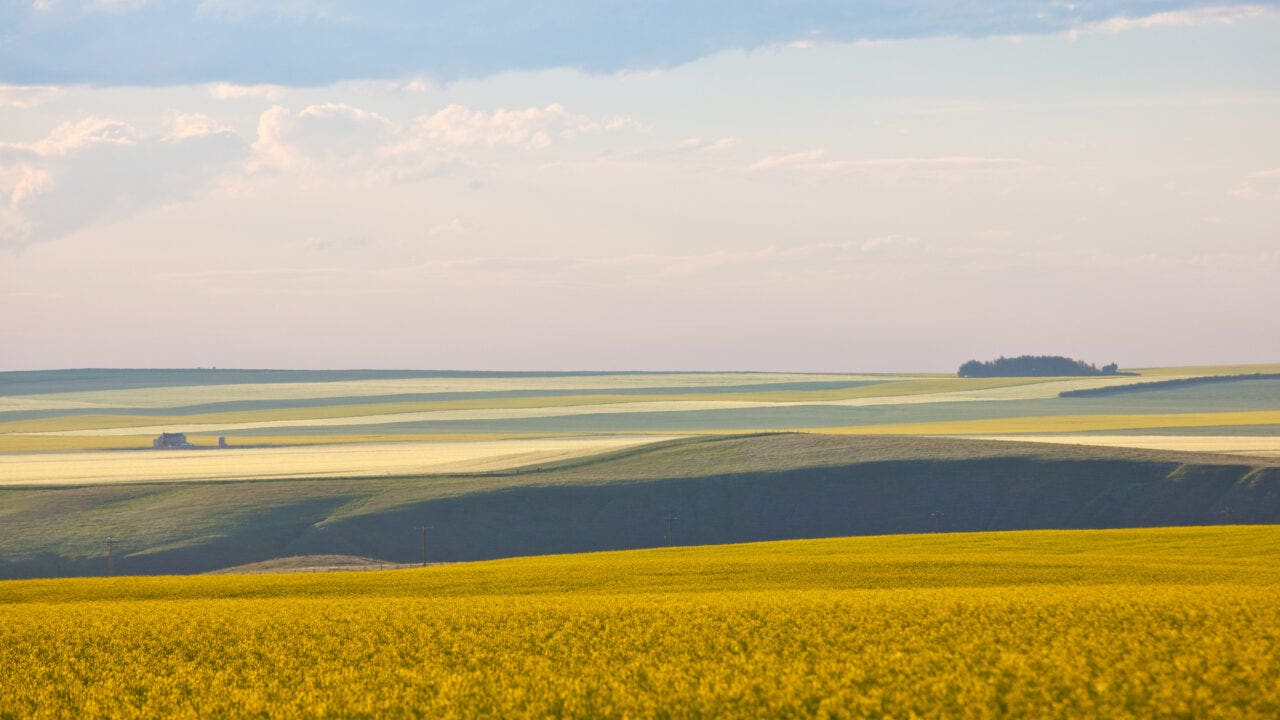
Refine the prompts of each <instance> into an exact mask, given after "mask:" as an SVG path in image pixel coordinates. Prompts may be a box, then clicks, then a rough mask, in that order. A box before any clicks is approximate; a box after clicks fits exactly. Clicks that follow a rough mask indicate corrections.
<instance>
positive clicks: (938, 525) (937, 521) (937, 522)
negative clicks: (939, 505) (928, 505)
mask: <svg viewBox="0 0 1280 720" xmlns="http://www.w3.org/2000/svg"><path fill="white" fill-rule="evenodd" d="M929 517H931V518H933V531H934V532H936V533H940V532H942V513H941V512H936V511H935V512H931V513H929Z"/></svg>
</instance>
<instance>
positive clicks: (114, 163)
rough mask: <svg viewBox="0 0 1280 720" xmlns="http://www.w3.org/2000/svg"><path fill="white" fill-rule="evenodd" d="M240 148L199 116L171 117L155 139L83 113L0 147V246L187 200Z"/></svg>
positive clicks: (232, 163) (238, 142) (240, 153)
mask: <svg viewBox="0 0 1280 720" xmlns="http://www.w3.org/2000/svg"><path fill="white" fill-rule="evenodd" d="M247 150H248V148H247V145H246V143H245V142H244V141H243V140H242V139H240V138H239V137H238V136H237V135H235V134H234V133H232V132H230V131H228V130H226V129H225V128H222V127H221V126H219V125H218V124H217V123H214V122H213V121H212V120H210V119H209V118H206V117H204V116H200V115H174V116H172V117H171V118H170V119H169V122H168V123H167V128H166V131H165V132H164V133H161V134H148V133H143V132H142V131H140V130H139V129H138V128H137V127H135V126H134V125H132V124H131V123H128V122H125V121H122V120H117V119H114V118H109V117H100V116H96V115H91V116H88V117H84V118H81V119H79V120H74V121H67V122H64V123H61V124H60V125H58V126H57V127H55V128H54V129H53V130H52V131H51V132H50V133H49V134H48V135H46V136H45V137H43V138H41V139H39V140H36V141H34V142H30V143H13V142H7V143H0V247H20V246H23V245H26V244H29V243H34V242H40V241H46V240H54V239H57V238H60V237H63V236H65V235H67V234H70V233H72V232H74V231H76V230H79V229H81V228H83V227H85V226H87V225H90V224H94V223H99V222H104V221H110V220H113V219H118V218H121V217H127V216H128V215H130V214H132V213H135V212H138V211H140V210H144V209H147V208H150V207H156V206H158V205H164V204H166V203H170V202H175V201H180V200H185V199H188V198H191V197H194V196H196V195H198V194H200V193H201V192H203V191H204V190H206V189H207V188H208V187H210V185H211V184H212V183H213V182H214V181H215V180H216V179H217V178H218V177H219V176H220V175H221V174H222V173H223V172H225V171H226V170H227V169H229V168H231V167H234V166H235V164H236V163H238V162H239V159H240V158H241V157H243V156H244V155H245V153H246V152H247Z"/></svg>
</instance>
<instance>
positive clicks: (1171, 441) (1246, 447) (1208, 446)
mask: <svg viewBox="0 0 1280 720" xmlns="http://www.w3.org/2000/svg"><path fill="white" fill-rule="evenodd" d="M982 439H984V440H1016V441H1021V442H1025V441H1028V440H1031V441H1033V442H1043V443H1057V444H1062V445H1093V446H1099V447H1124V448H1142V449H1146V450H1178V451H1182V452H1203V453H1215V454H1219V455H1244V456H1251V457H1271V458H1280V437H1274V436H1272V437H1258V436H1252V435H1190V436H1188V435H1183V436H1178V435H1087V436H1082V435H1034V436H1031V437H1027V436H1026V435H989V436H986V437H984V438H982Z"/></svg>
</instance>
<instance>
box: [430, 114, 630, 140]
mask: <svg viewBox="0 0 1280 720" xmlns="http://www.w3.org/2000/svg"><path fill="white" fill-rule="evenodd" d="M636 126H637V125H636V123H635V121H633V120H631V119H630V118H626V117H621V116H615V117H611V118H607V119H605V120H604V121H597V120H595V119H592V118H590V117H588V116H586V115H578V114H575V113H571V112H569V111H567V110H565V108H564V106H562V105H560V104H558V103H552V104H551V105H548V106H546V107H543V108H538V107H529V108H524V109H520V110H507V109H503V108H499V109H498V110H495V111H493V112H492V113H486V112H484V111H482V110H473V109H471V108H469V107H466V106H465V105H456V104H455V105H450V106H448V107H446V108H444V109H443V110H441V111H439V112H437V113H435V114H433V115H429V116H423V117H420V118H418V119H417V121H416V122H415V123H414V131H415V133H417V134H419V135H420V136H421V137H423V138H425V139H426V140H428V141H430V142H436V143H444V144H449V145H485V146H488V147H495V146H499V145H517V146H523V147H526V148H544V147H547V146H549V145H551V144H552V143H553V142H556V141H558V140H572V139H574V138H575V137H576V136H578V135H579V134H594V133H600V132H603V131H605V130H622V129H631V128H634V127H636Z"/></svg>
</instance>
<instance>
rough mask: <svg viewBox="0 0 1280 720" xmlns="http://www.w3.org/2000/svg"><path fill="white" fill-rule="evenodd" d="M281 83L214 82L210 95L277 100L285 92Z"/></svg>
mask: <svg viewBox="0 0 1280 720" xmlns="http://www.w3.org/2000/svg"><path fill="white" fill-rule="evenodd" d="M285 89H286V88H284V87H283V86H281V85H236V84H234V83H226V82H220V83H214V84H212V85H210V86H209V95H211V96H212V97H213V98H214V99H215V100H242V99H245V98H254V99H259V100H267V101H270V102H276V101H278V100H279V99H280V98H281V97H283V96H284V94H285Z"/></svg>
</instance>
